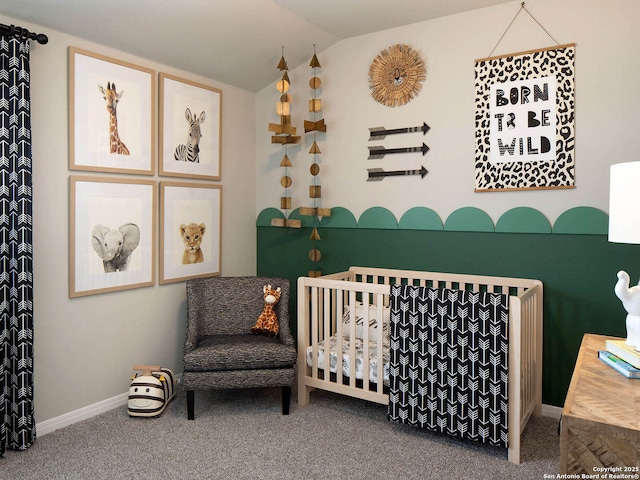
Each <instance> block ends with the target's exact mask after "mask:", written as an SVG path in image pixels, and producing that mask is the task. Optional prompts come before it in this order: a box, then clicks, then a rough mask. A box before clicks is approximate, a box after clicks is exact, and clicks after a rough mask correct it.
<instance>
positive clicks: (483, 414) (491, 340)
mask: <svg viewBox="0 0 640 480" xmlns="http://www.w3.org/2000/svg"><path fill="white" fill-rule="evenodd" d="M390 302H391V323H390V344H391V361H390V372H389V381H390V386H389V419H390V420H392V421H396V422H399V423H404V424H409V425H414V426H419V427H422V428H426V429H429V430H432V431H437V432H442V433H447V434H450V435H455V436H458V437H461V438H466V439H472V440H476V441H479V442H482V443H488V444H491V445H496V446H500V447H507V405H508V402H507V392H508V390H507V388H508V385H507V378H508V374H507V363H508V358H509V356H508V355H509V352H508V346H509V341H508V338H507V336H508V331H509V329H508V319H509V297H508V295H505V294H496V293H487V292H473V291H465V290H453V289H446V288H430V287H419V286H412V285H392V286H391V299H390Z"/></svg>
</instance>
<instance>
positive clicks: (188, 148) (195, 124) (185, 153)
mask: <svg viewBox="0 0 640 480" xmlns="http://www.w3.org/2000/svg"><path fill="white" fill-rule="evenodd" d="M204 117H205V115H204V112H202V113H201V114H200V116H199V117H198V116H197V115H196V114H193V115H192V114H191V110H189V109H188V108H187V109H186V110H185V112H184V118H186V119H187V122H189V140H188V141H187V144H186V145H185V144H184V143H181V144H180V145H178V146H177V147H176V151H175V152H174V154H173V158H175V159H176V161H178V162H194V163H199V162H200V156H199V153H200V147H199V144H200V138H201V137H202V131H201V130H200V125H201V124H202V123H204Z"/></svg>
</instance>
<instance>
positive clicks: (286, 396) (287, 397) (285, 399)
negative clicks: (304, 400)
mask: <svg viewBox="0 0 640 480" xmlns="http://www.w3.org/2000/svg"><path fill="white" fill-rule="evenodd" d="M290 405H291V387H282V414H283V415H289V406H290Z"/></svg>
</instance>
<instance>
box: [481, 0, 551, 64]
mask: <svg viewBox="0 0 640 480" xmlns="http://www.w3.org/2000/svg"><path fill="white" fill-rule="evenodd" d="M522 10H524V11H525V12H527V14H529V16H530V17H531V18H532V19H533V21H534V22H536V23H537V24H538V26H539V27H540V28H541V29H542V30H544V33H546V34H547V35H548V36H549V38H551V40H553V41H554V42H555V43H556V45H560V43H558V41H557V40H556V39H555V38H553V36H552V35H551V34H550V33H549V32H548V31H547V29H546V28H544V27H543V26H542V24H541V23H540V22H539V21H538V20H537V19H536V18H535V17H534V16H533V15H531V12H529V10H527V8H526V7H525V6H524V2H522V3H521V4H520V10H518V13H516V15H515V16H514V17H513V20H511V23H510V24H509V26H508V27H507V29H506V30H505V31H504V33H503V34H502V36H501V37H500V39H499V40H498V42H497V43H496V44H495V46H494V47H493V50H491V53H490V54H489V57H491V56H492V55H493V52H495V50H496V48H498V45H499V44H500V42H501V41H502V39H503V38H504V36H505V35H506V34H507V32H508V31H509V29H510V28H511V25H513V22H515V21H516V18H518V15H520V12H522Z"/></svg>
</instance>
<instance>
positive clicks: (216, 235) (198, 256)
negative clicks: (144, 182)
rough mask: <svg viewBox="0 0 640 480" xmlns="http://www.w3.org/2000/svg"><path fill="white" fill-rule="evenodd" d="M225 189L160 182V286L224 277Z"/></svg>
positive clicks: (215, 186)
mask: <svg viewBox="0 0 640 480" xmlns="http://www.w3.org/2000/svg"><path fill="white" fill-rule="evenodd" d="M221 215H222V185H212V184H209V183H186V182H160V222H161V223H160V283H161V284H163V283H171V282H181V281H183V280H187V279H189V278H196V277H211V276H214V275H220V251H221V250H220V246H221V243H222V242H221V240H222V233H221V230H220V227H221V225H222V222H221Z"/></svg>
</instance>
